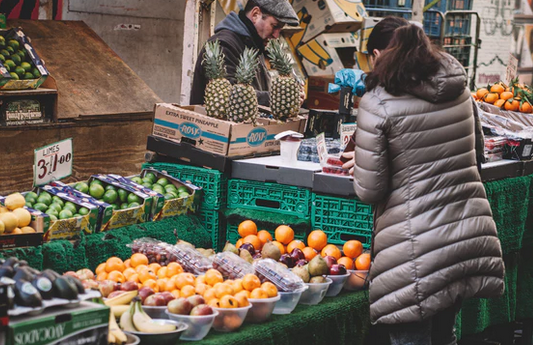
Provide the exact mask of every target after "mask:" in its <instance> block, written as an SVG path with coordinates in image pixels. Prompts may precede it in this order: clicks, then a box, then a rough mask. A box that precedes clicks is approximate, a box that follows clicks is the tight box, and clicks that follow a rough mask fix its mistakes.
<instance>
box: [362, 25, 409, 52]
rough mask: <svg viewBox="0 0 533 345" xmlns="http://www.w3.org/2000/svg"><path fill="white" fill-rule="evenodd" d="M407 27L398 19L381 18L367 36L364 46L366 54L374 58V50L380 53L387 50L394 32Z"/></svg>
mask: <svg viewBox="0 0 533 345" xmlns="http://www.w3.org/2000/svg"><path fill="white" fill-rule="evenodd" d="M407 25H409V22H408V21H407V20H405V19H403V18H400V17H385V18H383V19H382V20H381V21H379V22H378V23H377V24H376V25H375V26H374V28H373V29H372V32H371V33H370V36H368V42H367V44H366V46H367V51H368V53H369V54H370V55H372V56H374V49H377V50H379V51H382V50H384V49H385V48H387V46H388V45H389V43H390V41H391V40H392V35H393V34H394V30H396V29H397V28H399V27H401V26H407Z"/></svg>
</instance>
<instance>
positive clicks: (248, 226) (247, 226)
mask: <svg viewBox="0 0 533 345" xmlns="http://www.w3.org/2000/svg"><path fill="white" fill-rule="evenodd" d="M237 231H238V232H239V235H240V236H241V237H243V238H244V237H246V236H248V235H257V225H255V223H254V222H253V221H251V220H245V221H244V222H242V223H241V224H239V228H238V229H237Z"/></svg>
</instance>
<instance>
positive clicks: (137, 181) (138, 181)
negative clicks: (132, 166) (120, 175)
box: [131, 176, 143, 184]
mask: <svg viewBox="0 0 533 345" xmlns="http://www.w3.org/2000/svg"><path fill="white" fill-rule="evenodd" d="M131 180H132V181H133V182H135V183H138V184H141V183H143V180H142V178H140V177H139V176H135V177H132V178H131Z"/></svg>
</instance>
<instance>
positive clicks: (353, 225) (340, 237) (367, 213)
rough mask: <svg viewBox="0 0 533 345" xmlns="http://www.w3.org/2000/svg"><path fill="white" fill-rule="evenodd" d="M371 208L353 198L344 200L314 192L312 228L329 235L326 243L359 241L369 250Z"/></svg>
mask: <svg viewBox="0 0 533 345" xmlns="http://www.w3.org/2000/svg"><path fill="white" fill-rule="evenodd" d="M373 219H374V216H373V214H372V207H371V206H370V205H368V204H364V203H362V202H361V201H359V200H358V199H356V198H353V199H344V198H337V197H333V196H327V195H321V194H316V193H313V202H312V206H311V225H312V226H313V228H315V229H321V230H322V231H324V232H325V233H326V235H328V243H333V244H344V242H346V241H348V240H359V241H361V243H363V247H365V248H370V242H371V241H372V228H373V226H374V220H373Z"/></svg>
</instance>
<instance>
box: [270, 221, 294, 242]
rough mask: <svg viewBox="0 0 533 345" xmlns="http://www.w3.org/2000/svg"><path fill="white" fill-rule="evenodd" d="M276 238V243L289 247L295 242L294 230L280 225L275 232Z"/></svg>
mask: <svg viewBox="0 0 533 345" xmlns="http://www.w3.org/2000/svg"><path fill="white" fill-rule="evenodd" d="M274 237H275V238H276V241H278V242H281V243H283V244H284V245H287V244H289V243H291V241H292V240H294V230H292V228H291V227H290V226H287V225H280V226H278V227H277V228H276V230H275V231H274Z"/></svg>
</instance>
